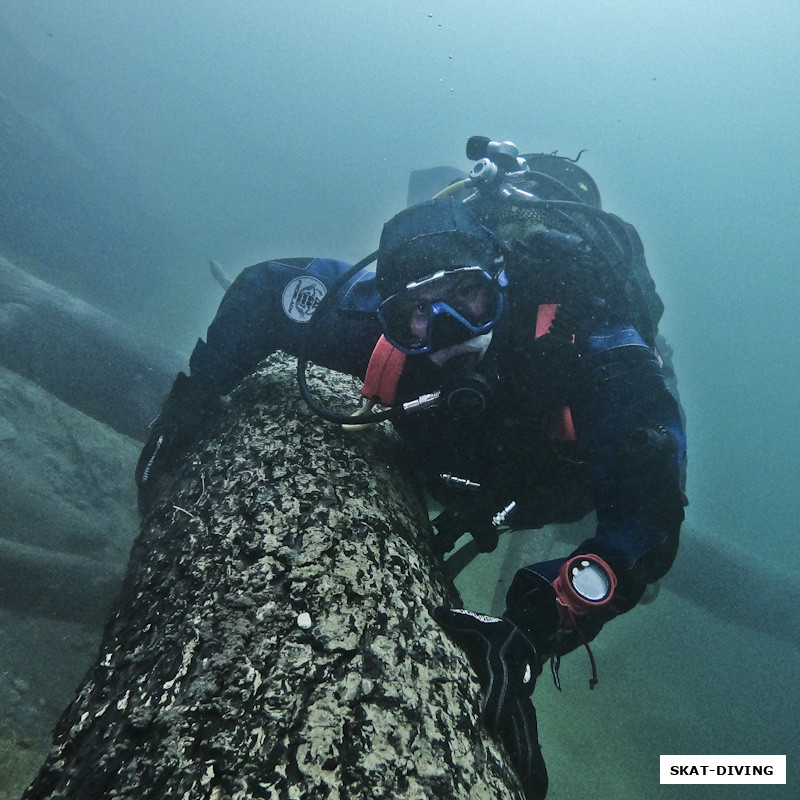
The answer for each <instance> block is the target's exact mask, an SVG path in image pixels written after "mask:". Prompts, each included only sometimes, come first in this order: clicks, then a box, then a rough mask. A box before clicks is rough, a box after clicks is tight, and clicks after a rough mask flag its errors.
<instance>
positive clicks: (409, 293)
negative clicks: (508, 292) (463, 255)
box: [378, 266, 505, 355]
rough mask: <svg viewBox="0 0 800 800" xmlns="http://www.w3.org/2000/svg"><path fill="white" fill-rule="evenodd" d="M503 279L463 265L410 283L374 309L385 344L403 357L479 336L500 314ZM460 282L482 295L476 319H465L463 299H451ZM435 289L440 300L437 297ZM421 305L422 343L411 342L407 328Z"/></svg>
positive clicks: (424, 352) (433, 350)
mask: <svg viewBox="0 0 800 800" xmlns="http://www.w3.org/2000/svg"><path fill="white" fill-rule="evenodd" d="M503 278H504V274H503V273H501V274H500V276H499V277H498V278H493V277H492V276H491V275H490V274H489V273H488V272H487V271H486V270H485V269H483V267H478V266H463V267H454V268H451V269H446V270H440V271H439V272H436V273H434V274H432V275H428V276H427V277H425V278H422V279H421V280H419V281H412V282H411V283H409V284H407V285H406V286H405V288H403V289H402V290H401V291H399V292H397V293H396V294H393V295H391V296H390V297H387V298H386V300H384V301H383V302H382V303H381V304H380V306H379V307H378V319H379V320H380V323H381V326H382V327H383V333H384V336H385V337H386V339H387V341H388V342H389V344H391V345H392V346H393V347H396V348H397V349H398V350H400V351H401V352H403V353H405V354H406V355H424V354H427V353H433V352H435V351H437V350H441V349H443V348H445V347H449V346H451V345H455V344H460V343H461V342H464V341H467V340H468V339H472V338H474V337H476V336H483V335H484V334H486V333H489V331H491V330H492V328H494V326H495V324H496V323H497V321H498V320H499V319H500V316H501V314H502V313H503V292H502V289H501V286H502V285H505V282H504V281H503ZM460 279H463V282H466V283H467V288H468V289H471V290H472V291H475V292H483V293H485V300H486V303H487V310H486V314H485V316H484V317H482V318H481V319H479V320H476V319H474V318H473V319H470V318H469V316H468V313H469V312H468V310H467V308H466V301H465V300H464V299H462V300H461V302H459V300H458V299H454V297H453V295H454V294H455V295H457V293H458V290H459V289H460V288H461V289H462V290H463V282H462V281H460ZM460 282H461V283H462V286H461V287H459V283H460ZM437 289H438V290H439V291H440V292H441V295H442V296H441V297H437V293H438V292H437ZM448 295H450V296H449V297H448ZM417 298H419V299H417ZM421 304H425V305H426V306H427V309H426V316H427V324H426V336H425V340H424V341H421V340H417V339H415V338H414V336H413V333H412V332H411V328H410V320H411V314H412V313H413V312H414V309H415V308H419V306H420V305H421Z"/></svg>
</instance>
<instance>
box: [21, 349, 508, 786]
mask: <svg viewBox="0 0 800 800" xmlns="http://www.w3.org/2000/svg"><path fill="white" fill-rule="evenodd" d="M314 376H315V377H313V381H314V382H315V384H316V386H315V389H314V390H315V391H316V392H318V393H320V394H321V395H322V396H323V397H324V398H325V399H326V400H328V401H329V400H330V395H331V394H334V393H339V394H341V393H342V392H346V391H347V390H348V386H349V383H348V379H346V378H342V377H341V376H335V375H333V374H331V373H325V374H323V377H322V378H321V377H320V375H319V373H317V372H316V371H315V372H314ZM395 447H396V440H395V439H394V437H393V436H392V434H391V433H390V432H389V431H386V430H382V429H381V430H373V431H370V432H369V433H365V434H364V435H361V436H353V435H352V434H351V433H345V432H343V431H342V430H341V429H340V428H338V427H336V426H332V425H329V424H326V423H323V422H321V421H320V420H318V419H317V418H315V417H313V416H312V415H311V414H310V412H309V411H308V410H307V409H306V407H305V406H304V405H303V404H302V402H301V401H300V399H299V397H298V395H297V392H296V387H295V380H294V363H293V361H292V360H290V359H287V358H286V357H284V356H280V355H275V356H271V357H270V358H269V359H268V360H267V361H266V362H265V366H262V368H261V369H260V370H259V372H257V373H256V374H255V375H253V376H251V377H250V378H249V379H247V380H246V381H245V382H244V383H243V384H242V385H241V386H240V387H239V388H238V389H237V390H236V391H235V392H234V393H233V395H232V398H231V403H230V405H229V407H228V408H227V410H226V411H225V412H224V414H223V415H222V417H221V418H220V419H219V420H218V422H217V424H216V428H215V429H214V430H211V431H209V433H208V437H207V439H206V440H205V441H204V442H200V443H198V445H197V446H196V448H195V450H194V452H191V453H189V454H187V456H186V458H185V459H184V460H183V462H182V463H179V464H178V465H177V466H176V472H175V474H173V475H172V476H170V477H168V478H165V479H164V480H163V483H162V485H161V489H162V490H163V492H162V496H161V500H160V501H157V502H156V504H155V505H154V507H153V511H152V513H151V514H150V516H149V517H148V518H147V519H146V520H145V521H144V523H143V525H142V528H141V533H140V535H139V537H138V539H137V540H136V542H135V544H134V547H133V551H132V554H131V561H130V564H129V568H128V572H127V575H126V578H125V582H124V586H123V590H122V593H121V596H120V599H119V603H118V605H117V609H116V612H115V614H114V616H113V618H112V619H111V621H110V623H109V624H108V625H107V627H106V630H105V634H104V640H103V643H102V645H101V648H100V653H99V656H98V660H97V662H96V664H95V666H94V667H93V668H92V669H91V670H90V671H89V673H88V674H87V677H86V679H85V681H84V683H83V684H82V686H81V687H80V688H79V690H78V695H77V697H76V699H75V700H74V701H73V703H72V704H71V706H70V707H69V708H68V709H67V710H66V711H65V713H64V715H63V716H62V718H61V720H60V722H59V723H58V725H57V727H56V731H55V736H54V742H53V748H52V750H51V752H50V754H49V756H48V758H47V760H46V762H45V764H44V766H43V767H42V769H41V771H40V773H39V775H38V777H37V778H36V779H35V780H34V782H33V783H32V784H31V786H30V787H29V789H28V791H27V792H26V793H25V795H24V798H25V800H34V798H45V797H47V798H64V799H65V798H81V800H92V798H100V797H111V796H113V797H116V798H137V800H142V798H163V797H191V798H192V799H193V800H203V799H204V798H209V799H210V798H221V797H230V798H261V797H263V798H267V797H270V798H274V797H301V796H302V797H330V798H334V797H343V796H347V797H348V798H349V800H362V798H363V800H367V798H370V800H374V799H376V798H386V800H420V799H421V798H437V800H446V799H448V798H453V799H454V800H455V799H456V798H458V799H459V800H461V798H463V799H464V800H466V799H467V798H470V800H483V799H484V798H485V800H489V798H491V799H492V800H495V798H497V797H512V796H514V795H515V793H517V792H519V784H518V782H517V779H516V777H515V775H514V774H513V772H512V770H511V767H510V765H509V763H508V762H507V760H506V756H505V754H504V752H503V751H502V749H501V748H500V747H499V746H498V745H497V744H496V743H495V742H494V741H493V740H491V739H490V738H488V737H487V736H486V734H485V732H484V731H483V729H482V728H481V726H480V724H479V722H478V716H479V687H478V685H477V682H476V681H475V680H474V679H473V678H472V677H471V672H470V669H469V667H468V665H467V662H466V658H465V657H464V656H463V654H462V653H461V652H460V650H458V649H457V648H456V647H455V645H453V644H452V643H451V642H450V641H449V640H448V639H447V638H446V637H445V636H444V635H443V633H442V631H441V630H440V629H439V628H438V626H437V625H436V623H435V622H434V620H433V619H432V617H431V615H430V613H429V611H430V609H431V608H432V607H433V606H435V605H439V604H449V605H452V604H455V603H458V595H457V592H456V591H455V588H454V587H453V585H452V583H451V582H450V580H449V579H448V578H447V577H446V576H445V575H444V573H443V571H442V570H441V566H442V565H441V562H440V561H439V560H438V559H437V558H436V556H435V555H434V553H433V552H432V550H431V548H430V542H429V525H428V521H427V514H426V513H425V510H424V509H423V508H422V506H421V504H420V501H419V499H418V497H417V494H416V493H415V491H414V489H413V487H412V484H411V482H410V481H409V480H408V477H407V476H406V475H405V474H404V473H403V472H402V470H401V469H399V468H398V469H391V470H390V469H387V468H386V464H389V463H396V462H397V458H396V455H397V454H396V452H395ZM299 623H302V624H299Z"/></svg>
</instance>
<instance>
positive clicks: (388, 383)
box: [361, 336, 406, 406]
mask: <svg viewBox="0 0 800 800" xmlns="http://www.w3.org/2000/svg"><path fill="white" fill-rule="evenodd" d="M405 365H406V354H405V353H403V352H401V351H400V350H398V349H397V348H396V347H394V346H393V345H391V344H389V342H387V341H386V337H385V336H381V338H380V339H378V343H377V344H376V345H375V349H374V350H373V351H372V355H371V356H370V359H369V365H368V366H367V374H366V376H365V378H364V386H363V388H362V389H361V394H362V395H364V397H366V398H367V399H368V400H374V401H375V402H376V403H380V404H381V405H382V406H393V405H395V402H396V399H397V384H398V383H399V381H400V376H401V375H402V374H403V369H404V368H405Z"/></svg>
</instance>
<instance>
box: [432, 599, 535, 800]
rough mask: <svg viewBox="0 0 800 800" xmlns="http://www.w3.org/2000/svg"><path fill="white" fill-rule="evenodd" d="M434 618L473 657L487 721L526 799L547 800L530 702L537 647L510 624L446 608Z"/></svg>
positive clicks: (435, 611) (472, 661)
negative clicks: (504, 750)
mask: <svg viewBox="0 0 800 800" xmlns="http://www.w3.org/2000/svg"><path fill="white" fill-rule="evenodd" d="M433 617H434V619H435V620H436V621H437V622H438V623H439V625H441V627H442V628H443V629H444V630H445V632H446V633H447V635H448V636H449V637H450V638H451V639H452V640H453V641H454V642H455V643H456V644H457V645H458V646H459V647H461V648H462V650H464V652H465V653H466V654H467V657H468V658H469V662H470V664H471V665H472V668H473V670H474V671H475V673H476V675H477V676H478V680H479V681H480V684H481V688H482V690H483V700H482V705H481V710H482V715H483V720H484V722H485V724H486V726H487V728H488V729H489V730H490V731H491V732H492V733H494V734H496V735H497V736H498V737H499V738H500V740H501V741H502V742H503V744H504V745H505V747H506V749H507V750H508V752H509V755H510V756H511V759H512V761H513V764H514V767H515V769H516V771H517V774H518V775H519V778H520V780H521V781H522V784H523V788H524V789H525V796H526V798H527V799H528V800H541V798H543V797H544V796H545V794H546V793H547V783H548V781H547V768H546V767H545V763H544V759H543V758H542V752H541V749H540V747H539V735H538V728H537V723H536V709H535V708H534V706H533V703H532V702H531V700H530V695H531V693H532V692H533V689H534V686H535V685H536V678H537V677H538V676H539V674H540V673H541V671H542V668H541V664H540V663H539V658H538V656H537V654H536V650H535V648H534V646H533V644H532V643H531V641H530V640H529V639H528V637H527V636H525V634H524V633H523V632H522V631H521V630H520V629H519V628H518V627H517V626H516V625H514V623H513V622H511V621H510V620H507V619H503V618H498V617H489V616H485V615H483V614H476V613H474V612H472V611H468V610H466V609H462V608H444V607H441V606H440V607H439V608H436V609H435V610H434V612H433Z"/></svg>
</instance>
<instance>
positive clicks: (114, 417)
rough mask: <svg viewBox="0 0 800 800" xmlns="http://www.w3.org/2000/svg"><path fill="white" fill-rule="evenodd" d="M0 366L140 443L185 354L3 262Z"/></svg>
mask: <svg viewBox="0 0 800 800" xmlns="http://www.w3.org/2000/svg"><path fill="white" fill-rule="evenodd" d="M0 342H2V343H1V344H0V364H2V365H3V366H5V367H7V368H8V369H11V370H13V371H14V372H16V373H18V374H20V375H24V376H25V377H26V378H28V379H30V380H33V381H36V382H37V383H38V384H40V385H41V386H43V387H44V388H45V389H47V390H48V391H49V392H51V393H52V394H54V395H55V396H56V397H58V398H59V399H60V400H63V401H64V402H65V403H69V405H71V406H74V407H75V408H77V409H79V410H80V411H83V413H84V414H88V415H89V416H90V417H94V419H97V420H100V421H101V422H105V423H106V424H107V425H110V426H111V427H112V428H114V429H115V430H117V431H119V432H120V433H123V434H125V435H126V436H132V437H133V438H135V439H139V440H142V441H143V440H144V439H145V438H146V436H147V427H148V425H149V424H150V422H151V421H152V419H153V417H155V415H156V414H157V413H158V409H159V408H160V406H161V403H162V402H163V401H164V397H165V396H166V394H167V392H168V391H169V388H170V386H171V385H172V380H173V379H174V377H175V373H177V372H178V371H179V370H181V369H184V367H185V365H186V363H187V360H188V359H187V358H186V356H184V355H182V354H180V353H177V352H175V351H172V350H168V349H167V348H164V347H158V346H156V345H154V344H153V343H152V342H150V341H149V340H148V339H147V338H146V337H144V336H142V335H141V334H140V333H137V332H136V331H135V330H133V329H132V328H128V327H127V326H125V325H122V324H121V323H119V322H116V321H115V320H114V319H112V318H111V317H109V316H108V315H107V314H104V313H103V312H102V311H99V310H98V309H96V308H94V307H93V306H91V305H89V304H88V303H85V302H83V301H82V300H79V299H78V298H76V297H73V296H72V295H70V294H68V293H67V292H64V291H62V290H61V289H57V288H56V287H55V286H51V285H50V284H48V283H45V282H44V281H40V280H39V279H38V278H34V277H33V276H32V275H29V274H28V273H27V272H25V271H23V270H21V269H19V268H18V267H15V266H14V265H13V264H12V263H11V262H10V261H8V260H7V259H5V258H2V257H0Z"/></svg>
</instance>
